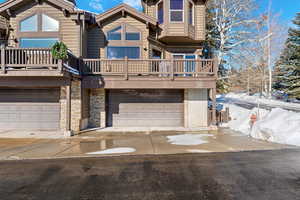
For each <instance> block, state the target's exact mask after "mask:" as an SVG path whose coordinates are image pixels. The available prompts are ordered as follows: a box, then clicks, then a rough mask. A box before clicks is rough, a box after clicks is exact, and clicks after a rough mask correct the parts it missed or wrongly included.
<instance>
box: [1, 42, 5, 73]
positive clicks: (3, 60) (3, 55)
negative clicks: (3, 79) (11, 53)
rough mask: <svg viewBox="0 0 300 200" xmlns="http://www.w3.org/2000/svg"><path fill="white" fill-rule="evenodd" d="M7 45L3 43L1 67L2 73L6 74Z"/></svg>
mask: <svg viewBox="0 0 300 200" xmlns="http://www.w3.org/2000/svg"><path fill="white" fill-rule="evenodd" d="M5 62H6V61H5V46H4V45H2V46H1V69H2V73H3V74H5V73H6V65H5Z"/></svg>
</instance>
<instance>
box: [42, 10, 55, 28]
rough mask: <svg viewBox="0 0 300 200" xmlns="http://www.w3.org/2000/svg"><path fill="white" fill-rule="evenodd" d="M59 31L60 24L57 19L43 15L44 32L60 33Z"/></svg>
mask: <svg viewBox="0 0 300 200" xmlns="http://www.w3.org/2000/svg"><path fill="white" fill-rule="evenodd" d="M58 30H59V22H58V21H56V20H55V19H53V18H51V17H49V16H47V15H44V14H43V15H42V31H45V32H47V31H52V32H55V31H58Z"/></svg>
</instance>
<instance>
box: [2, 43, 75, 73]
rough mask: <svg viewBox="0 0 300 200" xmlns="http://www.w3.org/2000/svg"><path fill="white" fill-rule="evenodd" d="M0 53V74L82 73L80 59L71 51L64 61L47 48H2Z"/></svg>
mask: <svg viewBox="0 0 300 200" xmlns="http://www.w3.org/2000/svg"><path fill="white" fill-rule="evenodd" d="M0 55H1V56H0V76H50V77H51V76H64V75H66V74H67V73H71V74H74V75H78V76H79V75H80V72H79V60H78V59H77V58H76V57H75V56H74V55H72V54H71V53H70V52H69V53H68V58H67V59H66V60H64V61H62V60H58V59H55V58H53V56H52V55H51V50H50V49H45V48H1V49H0Z"/></svg>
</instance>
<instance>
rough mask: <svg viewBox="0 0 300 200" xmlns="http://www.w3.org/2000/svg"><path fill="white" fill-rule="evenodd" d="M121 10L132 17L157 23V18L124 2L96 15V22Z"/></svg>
mask: <svg viewBox="0 0 300 200" xmlns="http://www.w3.org/2000/svg"><path fill="white" fill-rule="evenodd" d="M137 1H138V0H137ZM122 12H126V13H128V14H130V15H132V16H133V17H135V18H138V19H139V20H141V21H143V22H148V23H150V24H152V25H157V20H156V19H155V18H153V17H151V16H149V15H146V14H144V13H142V12H139V11H138V10H136V9H134V8H132V7H131V6H129V5H127V4H124V3H123V4H120V5H118V6H116V7H114V8H112V9H110V10H108V11H106V12H104V13H102V14H99V15H97V16H96V21H97V22H102V21H105V20H106V19H108V18H109V17H111V16H114V15H116V14H119V13H122Z"/></svg>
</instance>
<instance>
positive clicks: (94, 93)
mask: <svg viewBox="0 0 300 200" xmlns="http://www.w3.org/2000/svg"><path fill="white" fill-rule="evenodd" d="M89 127H91V128H105V127H106V110H105V90H104V89H91V91H90V118H89Z"/></svg>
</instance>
